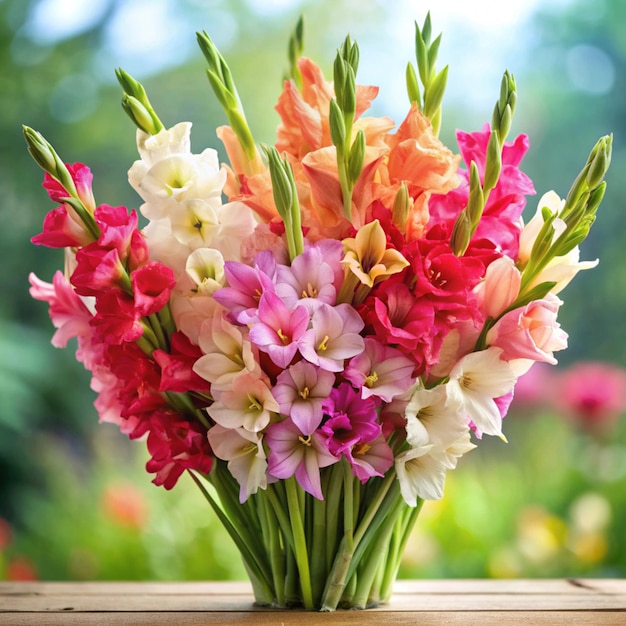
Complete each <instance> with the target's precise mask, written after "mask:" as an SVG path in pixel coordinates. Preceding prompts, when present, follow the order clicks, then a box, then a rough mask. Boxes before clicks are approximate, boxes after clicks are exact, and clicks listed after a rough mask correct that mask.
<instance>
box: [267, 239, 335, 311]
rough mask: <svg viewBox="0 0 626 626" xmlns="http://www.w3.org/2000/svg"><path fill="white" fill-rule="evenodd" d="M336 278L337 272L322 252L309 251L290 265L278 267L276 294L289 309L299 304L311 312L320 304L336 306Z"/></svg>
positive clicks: (315, 249) (309, 249)
mask: <svg viewBox="0 0 626 626" xmlns="http://www.w3.org/2000/svg"><path fill="white" fill-rule="evenodd" d="M334 278H335V270H334V269H333V267H331V265H329V264H328V263H327V262H326V261H325V259H324V256H323V253H322V251H321V249H319V248H316V247H312V248H307V249H306V250H305V251H304V252H303V253H302V254H299V255H298V256H297V257H296V258H295V259H294V260H293V261H292V263H291V265H290V266H286V265H279V266H278V267H277V271H276V293H277V294H278V295H279V296H280V297H281V298H282V299H283V300H284V302H285V303H286V304H287V305H288V306H290V307H294V306H295V305H296V303H299V304H303V305H304V306H306V307H307V309H308V310H309V311H312V310H313V309H314V308H315V307H316V306H317V305H318V304H319V303H320V302H325V303H326V304H330V305H333V304H335V301H336V297H337V291H336V289H335V286H334V284H333V281H334Z"/></svg>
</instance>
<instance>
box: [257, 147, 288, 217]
mask: <svg viewBox="0 0 626 626" xmlns="http://www.w3.org/2000/svg"><path fill="white" fill-rule="evenodd" d="M263 149H264V150H265V154H266V156H267V161H268V166H269V170H270V177H271V180H272V193H273V195H274V204H275V205H276V210H277V211H278V214H279V215H280V217H281V218H282V219H283V221H285V220H288V219H289V216H290V211H291V204H292V200H293V198H292V187H291V182H290V178H289V172H288V170H287V168H288V165H287V164H286V162H285V161H283V159H281V157H280V155H279V154H278V150H276V148H275V147H274V146H269V147H267V146H263Z"/></svg>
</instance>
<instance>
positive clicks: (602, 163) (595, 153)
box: [586, 135, 613, 189]
mask: <svg viewBox="0 0 626 626" xmlns="http://www.w3.org/2000/svg"><path fill="white" fill-rule="evenodd" d="M612 144H613V135H606V136H604V137H601V138H600V139H599V140H598V142H597V143H596V145H595V146H594V147H593V149H592V151H591V154H590V155H589V160H588V163H589V169H588V170H587V175H586V180H587V185H588V186H589V189H595V188H596V187H597V186H598V185H600V183H601V182H602V180H603V179H604V176H605V175H606V172H607V170H608V169H609V165H610V164H611V151H612Z"/></svg>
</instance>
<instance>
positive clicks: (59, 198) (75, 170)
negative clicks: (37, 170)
mask: <svg viewBox="0 0 626 626" xmlns="http://www.w3.org/2000/svg"><path fill="white" fill-rule="evenodd" d="M66 167H67V170H68V171H69V173H70V176H71V177H72V180H73V181H74V185H75V186H76V191H77V193H78V197H79V198H80V199H81V201H82V203H83V204H84V205H85V206H86V207H87V210H88V211H90V212H91V213H93V212H94V210H95V208H96V203H95V201H94V199H93V191H92V190H91V182H92V180H93V175H92V173H91V170H90V169H89V168H88V167H87V166H86V165H84V164H83V163H74V164H71V165H70V164H69V163H66ZM43 187H44V189H45V190H46V191H47V192H48V196H49V197H50V200H52V201H53V202H63V200H64V199H65V198H67V197H68V196H69V195H70V194H68V192H67V190H66V189H65V188H64V187H63V186H62V185H61V183H59V182H57V181H56V180H55V179H54V178H52V176H50V174H48V172H46V173H45V174H44V181H43Z"/></svg>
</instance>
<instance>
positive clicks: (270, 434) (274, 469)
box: [264, 418, 339, 500]
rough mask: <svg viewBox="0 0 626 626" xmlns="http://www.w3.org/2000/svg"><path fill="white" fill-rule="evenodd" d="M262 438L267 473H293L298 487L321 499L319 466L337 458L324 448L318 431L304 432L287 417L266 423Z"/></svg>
mask: <svg viewBox="0 0 626 626" xmlns="http://www.w3.org/2000/svg"><path fill="white" fill-rule="evenodd" d="M264 440H265V443H267V445H268V447H269V456H268V467H267V469H268V473H269V474H270V475H271V476H274V477H275V478H289V477H290V476H295V477H296V480H297V481H298V483H299V485H300V486H301V487H302V489H304V490H305V491H306V492H307V493H310V494H311V495H312V496H314V497H315V498H317V499H318V500H323V499H324V496H323V494H322V485H321V479H320V468H322V467H327V466H328V465H332V464H333V463H336V462H337V461H338V460H339V459H337V457H335V456H333V455H332V454H330V452H328V450H327V449H326V447H325V446H324V445H323V444H322V442H321V441H320V438H319V435H318V434H317V433H312V434H311V435H305V434H304V433H303V432H302V431H301V430H300V429H299V428H298V427H297V426H296V425H295V424H294V423H293V422H292V421H291V420H290V419H289V418H287V419H286V420H283V421H282V422H277V423H275V424H270V425H269V426H268V427H267V430H266V431H265V439H264Z"/></svg>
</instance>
